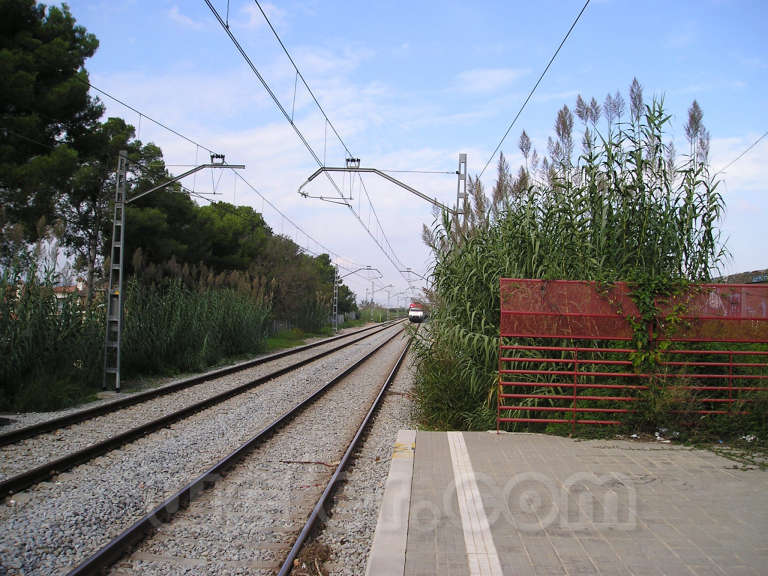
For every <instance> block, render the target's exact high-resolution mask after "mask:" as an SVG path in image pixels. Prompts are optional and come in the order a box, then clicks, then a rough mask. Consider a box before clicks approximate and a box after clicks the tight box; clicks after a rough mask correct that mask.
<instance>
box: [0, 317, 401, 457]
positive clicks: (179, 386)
mask: <svg viewBox="0 0 768 576" xmlns="http://www.w3.org/2000/svg"><path fill="white" fill-rule="evenodd" d="M395 322H397V321H394V322H391V323H390V324H394V323H395ZM385 325H386V324H385ZM381 326H382V325H381V324H379V325H375V326H369V327H367V328H362V329H360V330H355V331H354V332H350V333H347V334H341V335H339V336H333V337H331V338H324V339H323V340H320V341H318V342H313V343H311V344H305V345H303V346H298V347H296V348H289V349H287V350H282V351H280V352H275V353H273V354H269V355H267V356H261V357H260V358H255V359H253V360H246V361H245V362H240V363H237V364H233V365H232V366H226V367H224V368H218V369H216V370H211V371H209V372H205V373H203V374H200V375H198V376H192V377H190V378H185V379H183V380H178V381H176V382H174V383H172V384H168V385H166V386H162V387H159V388H153V389H152V390H147V391H145V392H139V393H138V394H133V395H131V396H128V397H126V398H121V399H119V400H116V401H114V402H107V403H105V404H100V405H99V406H94V407H93V408H86V409H85V410H78V411H77V412H73V413H71V414H67V415H65V416H60V417H58V418H52V419H50V420H45V421H43V422H39V423H37V424H33V425H31V426H25V427H23V428H18V429H16V430H11V431H10V432H6V433H4V434H0V446H6V445H8V444H13V443H14V442H18V441H19V440H25V439H27V438H32V437H34V436H38V435H40V434H44V433H46V432H50V431H51V430H56V429H58V428H64V427H66V426H71V425H72V424H77V423H79V422H83V421H85V420H90V419H91V418H96V417H97V416H103V415H104V414H108V413H109V412H114V411H116V410H120V409H122V408H126V407H128V406H133V405H135V404H141V403H142V402H146V401H148V400H154V399H155V398H159V397H160V396H165V395H166V394H171V393H173V392H177V391H179V390H183V389H185V388H191V387H192V386H196V385H197V384H202V383H203V382H207V381H208V380H213V379H215V378H221V377H222V376H228V375H229V374H233V373H235V372H239V371H240V370H245V369H247V368H253V367H255V366H259V365H261V364H265V363H267V362H271V361H272V360H277V359H279V358H283V357H285V356H290V355H292V354H298V353H300V352H304V351H305V350H310V349H312V348H316V347H318V346H322V345H323V344H327V343H329V342H333V341H335V340H339V339H342V338H349V337H351V336H354V335H356V334H361V333H363V332H367V331H370V330H374V329H376V328H380V327H381Z"/></svg>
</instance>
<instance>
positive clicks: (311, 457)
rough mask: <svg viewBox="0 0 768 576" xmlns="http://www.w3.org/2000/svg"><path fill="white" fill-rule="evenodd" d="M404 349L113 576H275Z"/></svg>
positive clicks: (289, 432)
mask: <svg viewBox="0 0 768 576" xmlns="http://www.w3.org/2000/svg"><path fill="white" fill-rule="evenodd" d="M403 345H404V342H403V341H402V340H401V339H400V338H396V339H395V340H393V341H392V342H390V343H389V344H387V345H386V346H385V347H384V348H383V349H382V351H380V352H379V353H377V354H376V356H374V357H373V358H372V359H370V360H369V361H367V362H366V363H365V365H364V366H362V367H361V368H359V369H357V370H356V371H355V372H353V373H352V374H351V375H350V376H348V377H347V378H345V379H344V380H343V381H341V382H340V383H338V384H337V385H336V386H334V387H333V388H332V389H330V390H329V391H327V392H326V393H325V394H324V395H323V396H322V397H321V398H319V399H318V400H317V401H316V402H315V403H314V404H312V405H311V406H309V407H308V408H306V409H305V410H304V411H303V412H302V413H301V414H299V415H298V416H296V417H295V419H293V420H292V421H291V422H290V423H289V424H287V425H286V426H285V427H283V428H281V429H280V430H279V431H278V432H276V433H275V435H274V436H272V437H271V438H269V439H268V440H266V441H265V442H264V443H263V444H262V445H261V446H259V447H257V448H256V449H255V450H254V451H253V452H252V453H251V454H250V455H248V456H247V457H246V458H245V459H244V460H243V461H242V462H241V463H240V464H239V465H238V466H237V467H235V468H234V469H233V470H232V471H230V472H229V473H228V474H227V475H226V477H225V478H223V479H221V480H219V482H218V483H217V484H216V487H215V488H213V489H210V490H208V491H207V492H206V493H204V494H203V495H202V496H201V497H200V499H199V500H197V501H195V502H194V503H192V504H191V505H190V507H189V508H188V509H186V510H184V511H182V512H180V513H179V514H177V516H176V517H175V519H174V521H173V522H172V523H171V524H168V525H165V526H163V527H162V528H161V529H160V530H159V531H158V532H157V533H156V534H155V536H154V537H152V538H151V539H149V540H147V541H145V542H144V543H142V544H141V545H140V546H139V547H138V549H137V550H136V551H135V552H134V553H133V555H132V556H131V557H130V558H129V559H127V560H125V561H123V562H121V563H120V564H119V565H118V566H116V567H115V569H114V570H113V574H128V573H133V574H138V573H141V574H150V575H152V574H183V573H185V572H186V571H188V570H191V571H192V572H194V573H195V574H262V573H263V574H274V572H275V571H276V570H277V569H278V568H279V567H280V563H281V562H282V560H283V558H284V557H285V556H286V554H287V552H288V550H290V547H291V545H292V543H293V541H294V539H295V537H296V535H297V534H298V532H299V531H300V530H301V528H302V526H303V524H304V521H305V520H306V518H307V516H308V515H309V513H310V511H311V510H312V507H313V506H314V504H315V502H316V500H317V498H318V497H319V495H320V493H321V492H322V491H323V489H324V487H325V484H326V483H327V481H328V479H329V478H330V476H331V474H332V472H333V470H334V469H335V467H336V465H337V464H338V461H339V460H340V458H341V456H342V455H343V453H344V451H345V450H346V448H347V445H348V444H349V442H350V441H351V439H352V437H353V436H354V434H355V432H356V431H357V428H358V427H359V425H360V422H361V421H362V419H363V417H364V416H365V414H366V412H367V411H368V408H369V406H370V404H371V402H372V401H373V399H374V397H375V396H376V394H377V393H378V391H379V389H380V387H381V384H382V383H383V381H384V379H385V378H386V376H387V374H388V373H389V371H390V370H391V368H392V366H393V364H394V361H395V359H396V358H397V356H398V355H399V353H400V351H401V350H402V348H403Z"/></svg>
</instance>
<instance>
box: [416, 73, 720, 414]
mask: <svg viewBox="0 0 768 576" xmlns="http://www.w3.org/2000/svg"><path fill="white" fill-rule="evenodd" d="M633 87H634V88H633V94H634V95H633V98H632V102H633V114H632V122H631V123H630V124H616V125H614V124H613V123H612V120H611V121H610V122H611V124H610V129H609V131H608V136H606V137H602V136H600V134H599V133H598V132H597V130H596V128H595V124H596V122H597V116H596V115H597V111H598V110H599V106H597V103H596V102H595V103H594V106H590V108H591V109H593V112H590V114H589V115H586V114H585V115H584V116H585V118H588V119H589V120H590V123H589V125H590V126H591V127H592V130H593V131H592V132H591V133H590V134H589V135H588V134H585V140H584V146H583V147H584V154H583V155H582V156H581V157H580V158H579V160H578V162H577V164H576V165H575V166H574V165H573V164H572V163H571V157H570V147H571V142H572V136H571V134H570V130H571V129H572V127H573V122H572V118H570V117H569V115H568V114H569V113H568V114H566V111H565V110H563V111H561V114H560V115H559V116H558V122H557V124H556V128H557V129H558V130H557V136H558V140H557V141H553V142H552V150H551V152H552V163H551V164H550V163H546V164H545V165H543V166H542V169H541V170H540V171H539V173H538V174H537V171H536V165H534V166H533V169H534V171H533V172H529V170H528V167H527V159H528V153H529V150H530V142H529V141H526V139H521V142H523V143H525V145H526V150H524V151H523V153H524V156H525V158H526V167H525V168H522V169H521V173H520V176H519V177H518V178H517V179H513V181H511V182H510V181H508V180H509V178H511V177H510V176H509V173H508V171H507V169H506V167H504V166H503V163H501V162H500V163H499V166H500V170H501V168H502V167H503V168H504V171H503V172H501V171H500V174H499V181H498V182H497V184H496V186H495V187H494V198H493V202H492V203H491V206H490V208H485V207H484V203H486V202H487V200H486V199H485V198H484V196H483V194H482V190H481V189H479V187H478V183H477V180H471V183H472V185H473V186H472V189H471V190H470V192H471V196H472V197H473V198H474V202H473V206H471V212H470V214H469V217H468V218H467V219H466V220H464V221H463V222H459V221H458V220H457V219H455V218H450V217H449V216H447V215H446V214H444V215H443V217H442V220H441V221H439V222H438V223H436V225H435V226H434V227H433V228H432V229H431V230H425V234H424V237H425V241H426V242H427V243H428V245H430V246H431V247H432V248H433V250H434V253H435V259H436V262H435V267H434V270H433V274H432V275H433V278H434V284H433V294H432V295H431V296H432V301H433V305H434V308H433V313H432V317H431V323H430V330H429V331H424V333H423V334H422V335H421V336H420V337H419V338H418V339H417V344H416V346H415V350H416V354H417V357H418V371H417V387H418V390H419V400H418V402H419V407H420V414H421V419H422V423H423V424H424V425H426V426H428V427H434V428H450V427H455V428H469V429H483V428H489V427H493V424H494V418H495V412H496V410H495V403H496V389H497V378H498V373H497V370H498V346H499V341H498V335H499V317H500V303H499V278H500V277H507V278H542V279H572V280H595V281H598V282H599V283H610V282H615V281H629V282H631V283H632V285H633V286H634V294H635V298H636V300H637V302H638V305H639V306H640V307H641V309H642V310H644V314H645V315H646V316H648V317H649V318H650V317H654V315H655V314H656V312H655V308H654V307H653V301H654V298H655V297H657V296H659V295H663V294H670V293H673V292H674V291H675V290H678V289H679V288H680V287H681V286H685V285H686V283H687V282H690V281H702V280H708V279H709V278H710V274H711V272H712V271H713V270H714V269H715V268H716V267H717V266H718V264H719V263H720V262H721V260H722V259H723V257H724V254H725V252H724V249H723V248H722V246H721V244H720V241H719V236H718V232H717V229H716V222H717V220H718V218H719V216H720V214H721V212H722V210H723V202H722V198H721V197H720V195H719V194H718V192H717V185H716V183H713V182H712V181H711V180H710V178H709V176H708V167H707V165H706V164H705V163H703V162H701V161H700V160H701V159H700V158H695V157H692V158H689V160H688V162H687V163H684V164H682V165H680V166H675V165H674V162H672V161H671V160H670V158H669V154H668V152H669V150H668V147H667V146H665V145H664V144H663V136H664V129H665V126H666V124H667V123H668V121H669V116H668V115H667V114H666V113H665V111H664V109H663V106H662V103H661V102H659V101H654V102H652V103H651V104H650V105H647V106H646V105H643V104H642V95H641V92H638V90H639V84H638V85H636V86H635V85H634V84H633ZM617 95H618V94H617ZM611 100H612V101H614V99H613V98H612V99H611ZM613 117H615V115H614V116H612V118H613ZM595 135H597V137H596V136H595ZM535 157H536V152H535V151H534V153H533V155H532V156H531V158H535ZM539 177H540V178H539ZM521 183H522V184H525V186H527V188H526V187H522V186H521ZM672 323H673V318H670V319H668V325H670V326H671V325H672ZM642 330H646V331H647V324H644V325H643V327H640V326H638V330H637V332H636V334H637V339H636V342H635V344H636V346H637V347H638V353H637V355H636V360H637V362H638V368H640V367H642V366H645V365H647V363H648V362H651V363H652V362H655V361H656V360H658V358H659V357H658V354H659V353H661V352H663V350H649V349H648V347H647V346H646V344H647V342H644V341H643V337H644V336H643V333H642ZM645 337H647V334H646V335H645ZM654 354H656V355H657V356H655V357H654V356H653V355H654ZM644 355H645V356H644Z"/></svg>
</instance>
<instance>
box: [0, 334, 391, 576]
mask: <svg viewBox="0 0 768 576" xmlns="http://www.w3.org/2000/svg"><path fill="white" fill-rule="evenodd" d="M401 331H402V327H401V326H389V327H385V328H384V329H383V331H381V332H378V333H374V334H371V336H370V337H369V338H366V339H363V340H359V341H358V342H357V343H355V344H353V345H350V346H349V347H347V348H345V349H343V350H341V351H338V352H337V353H334V354H328V355H326V356H325V357H324V358H323V359H321V360H318V361H316V362H311V363H309V364H306V365H305V366H304V367H302V368H300V369H298V370H293V371H291V372H288V373H286V374H283V375H282V376H279V377H273V378H272V379H271V380H269V381H268V382H266V383H264V384H262V385H261V386H256V387H254V388H252V389H251V390H249V391H247V392H245V393H243V394H241V395H238V396H235V397H231V398H229V399H228V400H225V401H223V402H221V403H218V404H216V405H214V406H211V407H208V408H206V409H204V410H202V411H199V412H196V413H194V414H192V415H190V416H188V417H185V418H183V419H181V420H178V421H177V422H175V423H172V424H170V425H167V426H165V427H163V428H161V429H159V430H157V431H155V432H153V433H151V434H148V435H147V436H145V437H141V438H139V439H137V440H134V441H132V442H130V443H128V444H125V445H123V446H122V447H121V448H120V449H118V450H114V451H110V452H108V453H106V454H104V455H102V456H99V457H96V458H94V459H92V460H90V461H88V462H86V463H84V464H82V465H79V466H77V467H76V468H74V469H73V470H71V471H70V472H69V473H63V474H58V475H57V476H56V477H54V479H53V480H51V481H46V482H41V483H39V484H36V485H34V486H33V487H31V488H29V489H28V490H25V491H24V492H22V493H19V494H14V495H13V496H12V497H10V498H6V499H5V501H3V502H2V505H0V573H3V570H2V569H3V568H5V569H6V570H7V571H8V572H9V573H16V572H21V573H61V572H62V570H63V569H64V568H66V567H68V566H72V565H74V564H76V563H77V562H79V561H81V560H82V559H83V558H84V557H85V556H86V555H87V553H89V551H93V550H96V549H98V548H99V547H100V546H102V545H103V544H104V543H105V542H106V541H108V539H109V538H112V537H114V535H116V534H117V533H118V532H119V531H120V530H123V529H124V528H125V527H126V526H128V525H130V524H131V523H132V522H134V521H135V520H136V519H138V518H140V517H142V516H143V515H144V514H146V511H147V510H151V509H152V508H154V507H156V506H157V503H158V502H163V501H165V500H167V499H168V498H169V497H170V496H171V495H172V494H173V493H174V492H176V491H177V489H178V487H179V486H180V485H182V484H184V483H185V482H186V481H188V479H189V478H191V477H194V476H195V475H199V474H200V473H202V472H204V471H205V470H207V469H209V468H210V466H211V464H212V463H213V462H217V461H218V460H220V459H221V454H225V453H228V452H230V451H232V450H233V449H234V448H236V447H237V446H239V445H240V444H242V442H243V441H244V440H246V439H247V438H250V437H251V436H253V435H254V434H255V433H256V432H258V431H259V430H261V429H262V428H263V427H264V426H265V425H266V424H267V423H268V422H270V421H272V420H274V419H275V417H277V416H279V415H280V414H282V413H285V412H286V411H287V410H288V409H290V408H291V407H292V406H293V404H295V403H296V399H299V398H304V397H307V396H308V395H314V391H316V390H317V389H318V387H319V385H320V384H319V383H320V382H324V381H326V380H327V379H328V378H329V377H333V375H336V374H338V373H339V372H340V371H342V370H343V369H344V368H345V366H346V365H347V364H348V363H349V362H350V361H352V360H356V359H359V357H360V355H361V354H363V353H364V352H367V351H369V350H370V349H371V348H372V347H373V346H374V345H376V344H377V343H380V342H382V341H383V340H385V339H386V340H389V339H391V338H394V337H395V336H396V335H398V334H400V333H401Z"/></svg>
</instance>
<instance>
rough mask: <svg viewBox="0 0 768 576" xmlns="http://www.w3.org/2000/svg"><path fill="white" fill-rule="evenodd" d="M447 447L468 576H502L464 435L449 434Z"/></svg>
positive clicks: (457, 433)
mask: <svg viewBox="0 0 768 576" xmlns="http://www.w3.org/2000/svg"><path fill="white" fill-rule="evenodd" d="M448 446H449V447H450V449H451V462H452V464H453V480H454V482H455V484H456V497H457V498H458V500H459V514H460V515H461V527H462V529H463V530H464V545H465V546H466V548H467V564H468V565H469V573H470V574H471V576H503V572H502V570H501V562H500V561H499V556H498V554H497V553H496V546H495V545H494V543H493V536H492V535H491V527H490V524H489V523H488V517H487V516H486V515H485V508H483V501H482V500H481V499H480V490H479V489H478V487H477V482H475V471H474V470H473V469H472V462H471V461H470V459H469V452H467V445H466V444H465V443H464V436H463V434H462V433H461V432H448Z"/></svg>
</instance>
